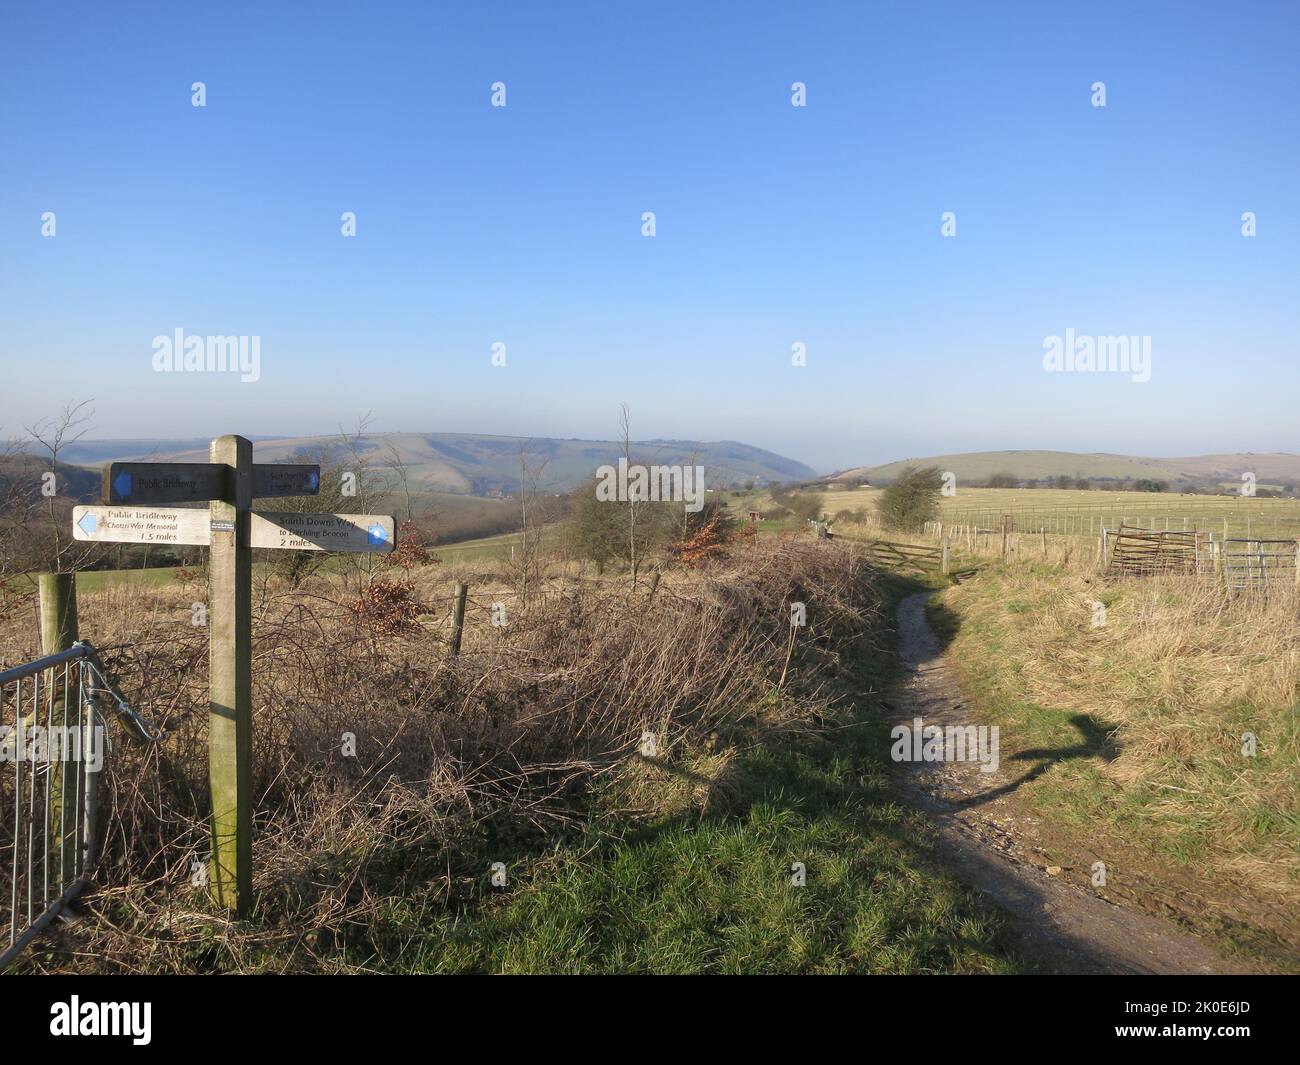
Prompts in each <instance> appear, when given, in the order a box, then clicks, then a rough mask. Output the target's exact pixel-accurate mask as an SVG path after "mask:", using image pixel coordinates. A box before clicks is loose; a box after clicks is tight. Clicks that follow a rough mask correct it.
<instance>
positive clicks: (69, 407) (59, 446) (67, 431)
mask: <svg viewBox="0 0 1300 1065" xmlns="http://www.w3.org/2000/svg"><path fill="white" fill-rule="evenodd" d="M91 402H93V401H92V400H88V399H83V400H81V401H80V402H77V403H73V402H69V403H67V404H65V405H64V407H63V410H62V411H60V412H59V414H58V416H57V417H54V418H42V419H41V420H40V421H38V422H36V423H35V424H34V425H29V426H26V430H27V435H28V436H30V437H31V438H32V439H33V440H34V441H35V442H36V443H37V444H39V445H40V446H41V448H42V449H44V451H45V452H46V453H47V454H48V455H49V460H50V469H49V472H50V473H51V474H52V475H53V480H52V482H51V483H52V484H53V486H54V491H53V492H49V493H42V494H43V495H44V497H45V500H46V503H45V512H46V516H47V517H48V519H49V528H50V542H51V547H52V550H51V554H50V567H51V568H52V569H53V570H55V571H56V572H57V571H59V570H62V569H64V568H65V566H69V567H72V568H75V561H74V560H73V558H72V556H71V553H70V551H71V548H72V547H73V545H74V544H75V541H74V540H70V539H68V538H66V537H65V536H64V534H63V519H64V518H66V516H67V513H68V507H67V506H66V504H65V505H64V506H63V507H60V506H58V505H57V504H58V500H59V495H58V477H59V452H61V451H63V450H64V449H66V448H67V447H69V446H70V445H71V444H73V443H75V442H76V441H78V440H80V439H81V438H82V437H83V436H85V435H86V433H88V432H89V431H90V426H91V419H92V418H93V417H94V416H95V410H94V408H93V407H91V406H90V404H91ZM66 483H67V482H66V479H65V481H64V484H65V486H66ZM60 511H62V512H63V513H62V514H60ZM79 554H85V552H80V553H79Z"/></svg>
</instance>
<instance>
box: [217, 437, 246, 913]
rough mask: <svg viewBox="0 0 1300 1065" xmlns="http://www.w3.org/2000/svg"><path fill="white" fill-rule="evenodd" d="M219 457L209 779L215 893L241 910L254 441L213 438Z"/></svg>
mask: <svg viewBox="0 0 1300 1065" xmlns="http://www.w3.org/2000/svg"><path fill="white" fill-rule="evenodd" d="M210 455H211V459H212V462H213V463H214V464H215V465H219V466H222V467H224V468H225V469H226V471H227V472H226V485H225V498H224V499H216V500H213V501H212V502H211V503H210V504H209V515H210V519H211V526H212V541H211V556H210V558H209V564H208V627H209V632H208V635H209V651H208V668H209V672H210V685H211V695H210V698H211V703H210V705H209V708H208V779H209V782H210V785H211V790H212V864H211V875H210V879H209V884H210V888H211V892H212V897H213V899H214V900H215V901H216V902H217V903H218V904H219V905H222V906H225V907H227V908H229V909H231V910H233V911H235V913H236V914H238V915H240V916H243V915H245V914H246V913H247V912H248V909H249V906H250V903H251V901H252V886H253V878H252V856H253V840H252V820H253V818H252V814H253V805H252V785H253V732H252V716H253V715H252V670H251V665H252V554H253V552H252V549H251V548H250V547H249V514H250V511H251V509H252V501H253V500H252V492H253V472H252V471H253V445H252V443H251V442H249V441H248V440H245V439H244V438H243V437H241V436H223V437H220V438H219V439H217V440H214V441H212V449H211V452H210Z"/></svg>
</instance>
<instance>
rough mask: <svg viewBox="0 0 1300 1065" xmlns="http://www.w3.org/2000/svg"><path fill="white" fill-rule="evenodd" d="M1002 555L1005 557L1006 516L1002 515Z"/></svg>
mask: <svg viewBox="0 0 1300 1065" xmlns="http://www.w3.org/2000/svg"><path fill="white" fill-rule="evenodd" d="M1002 557H1003V558H1006V557H1007V516H1006V515H1005V514H1003V515H1002Z"/></svg>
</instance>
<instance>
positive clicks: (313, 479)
mask: <svg viewBox="0 0 1300 1065" xmlns="http://www.w3.org/2000/svg"><path fill="white" fill-rule="evenodd" d="M307 487H308V488H310V489H311V490H312V491H313V492H314V491H316V490H317V489H318V488H320V470H312V471H311V472H310V473H308V474H307Z"/></svg>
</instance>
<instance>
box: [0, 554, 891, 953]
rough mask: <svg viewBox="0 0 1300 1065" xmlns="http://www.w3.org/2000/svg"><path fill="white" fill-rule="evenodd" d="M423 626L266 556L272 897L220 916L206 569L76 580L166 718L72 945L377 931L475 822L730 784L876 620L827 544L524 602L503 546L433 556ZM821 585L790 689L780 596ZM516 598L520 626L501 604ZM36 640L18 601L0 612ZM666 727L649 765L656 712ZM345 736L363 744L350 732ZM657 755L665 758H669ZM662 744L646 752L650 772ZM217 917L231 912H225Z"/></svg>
mask: <svg viewBox="0 0 1300 1065" xmlns="http://www.w3.org/2000/svg"><path fill="white" fill-rule="evenodd" d="M410 576H411V581H412V586H413V589H412V594H413V596H414V598H415V600H416V602H417V603H418V604H419V605H420V608H421V613H420V615H419V616H418V619H417V626H416V628H415V630H414V631H412V632H409V633H406V634H403V635H398V636H392V637H384V638H377V637H375V636H373V635H372V634H371V633H370V631H369V630H368V629H367V627H366V626H365V625H364V624H363V623H362V621H361V620H359V618H358V614H357V612H356V611H355V610H354V609H353V604H354V602H355V589H354V588H349V589H344V588H343V586H342V585H341V583H340V581H339V579H337V578H329V577H326V576H321V575H318V576H315V577H312V578H310V579H309V580H308V581H307V582H305V583H304V584H303V585H302V586H301V587H300V588H298V589H296V590H289V589H287V588H284V587H281V586H279V585H278V584H277V583H276V582H275V581H273V580H272V581H266V582H261V583H260V586H259V588H258V590H257V597H256V602H255V620H254V667H253V668H254V684H253V686H254V747H255V774H254V786H255V794H256V800H255V805H254V808H255V822H256V827H255V836H256V842H255V854H256V862H255V891H256V894H257V896H258V899H259V909H258V912H257V914H256V915H255V916H256V920H255V921H254V922H252V923H250V924H248V925H241V926H236V925H234V924H229V923H225V922H223V921H221V920H220V919H219V918H216V917H214V914H213V912H212V911H211V909H210V908H209V907H208V905H207V904H206V901H205V899H204V897H203V893H202V892H201V891H200V890H198V889H197V888H196V887H194V886H192V885H191V883H190V876H191V870H192V868H194V867H195V863H199V864H200V865H201V864H202V862H203V859H204V857H205V855H206V852H207V828H206V822H205V815H206V809H207V780H206V777H207V768H206V765H207V763H206V743H205V741H206V728H207V704H206V698H207V640H206V633H205V631H204V630H203V629H202V628H195V627H194V626H193V625H192V624H191V612H192V610H191V605H192V603H193V602H194V601H195V600H196V599H199V598H201V594H202V593H201V586H199V585H195V584H189V585H185V584H181V583H179V582H178V584H177V586H176V587H173V588H166V589H163V590H161V591H153V590H134V589H133V590H113V591H107V592H103V593H100V594H96V595H91V596H83V599H82V603H81V617H82V625H81V627H82V634H83V636H84V637H86V638H89V639H91V640H93V642H94V643H95V644H96V645H97V646H99V647H100V648H102V649H103V657H104V659H105V661H106V663H107V664H108V666H109V668H110V671H111V672H112V673H113V674H114V675H115V676H116V679H117V680H118V682H119V684H120V686H121V688H122V690H123V691H124V693H125V694H126V695H127V697H128V698H129V699H130V701H131V702H132V704H133V705H134V706H136V707H137V709H138V710H139V711H140V712H141V713H142V714H143V715H145V716H146V717H148V718H150V719H151V720H153V721H154V722H155V723H158V724H162V725H163V726H164V728H165V730H166V736H165V739H164V740H163V742H162V743H161V744H159V745H157V746H156V747H153V748H149V749H147V750H138V749H136V750H129V749H126V748H124V747H120V746H119V748H118V749H117V750H116V751H115V752H114V756H113V757H111V759H110V762H109V766H108V771H107V772H106V774H105V777H106V779H105V787H106V791H107V793H108V794H107V796H106V800H105V813H106V816H105V818H104V823H105V824H106V825H107V826H108V832H107V837H106V839H105V842H104V848H103V857H102V860H101V863H100V868H99V872H98V881H99V884H100V885H101V886H100V889H99V890H100V900H99V904H98V905H97V906H96V907H95V912H96V915H97V916H96V917H95V918H94V919H93V920H92V921H90V922H88V923H87V926H83V928H82V929H81V930H79V932H78V939H77V941H78V943H79V944H81V946H80V950H81V951H82V953H80V954H79V955H77V956H74V957H71V958H69V957H68V956H66V955H64V956H55V955H38V956H36V957H35V958H34V959H33V961H32V964H34V965H36V966H37V967H42V966H50V965H53V966H55V967H60V968H65V969H66V968H74V969H107V970H121V969H128V970H132V971H141V970H150V971H194V970H195V969H204V968H218V969H230V968H267V967H274V968H283V969H290V970H299V969H315V970H320V969H326V970H328V969H329V968H330V967H331V966H334V965H336V964H337V962H336V961H335V960H334V959H335V958H336V956H337V955H336V951H337V948H338V946H339V945H340V944H341V943H345V942H347V943H352V942H354V941H356V940H358V939H360V940H364V937H365V935H366V929H367V927H368V926H369V924H370V923H371V921H372V920H373V919H374V917H375V915H376V914H377V913H379V912H380V911H381V910H382V908H383V907H384V905H385V893H391V892H393V891H394V890H396V889H395V888H394V885H395V884H398V885H405V886H406V887H407V888H409V890H412V891H416V890H418V891H421V892H425V893H427V894H428V895H429V896H430V897H433V898H437V899H441V900H443V901H445V902H446V903H447V904H448V905H455V904H456V903H457V902H458V900H461V901H463V899H464V897H465V896H466V895H467V889H466V884H467V880H468V878H470V877H472V878H473V879H474V880H475V881H476V882H477V881H478V880H481V864H482V863H481V861H480V858H481V856H482V854H481V847H482V845H483V842H484V841H485V840H487V839H491V840H492V841H494V845H495V846H498V847H500V846H502V845H503V844H505V845H508V844H510V843H512V842H519V843H521V844H527V842H528V841H529V840H533V841H540V842H541V843H544V842H545V841H546V840H547V839H549V838H551V837H553V836H554V835H555V834H557V833H558V834H564V833H565V832H568V831H574V830H578V829H580V828H581V826H582V824H583V823H584V820H585V819H586V818H587V817H588V816H589V815H590V814H591V812H592V809H593V803H594V802H595V801H596V797H598V798H599V801H600V802H601V803H603V804H604V808H603V811H602V812H604V813H606V814H612V815H617V816H620V817H625V818H629V819H635V818H636V817H639V816H643V815H645V814H648V813H654V812H657V811H658V812H662V811H663V810H664V809H666V808H669V807H677V806H688V807H689V806H701V807H702V806H707V805H710V804H715V803H718V802H724V803H725V802H726V801H727V797H728V792H729V783H728V768H729V766H730V764H731V762H732V755H733V754H734V751H735V750H736V748H737V746H738V745H748V744H755V743H763V742H768V741H771V740H772V739H774V738H775V737H778V736H779V735H780V734H783V733H789V732H801V731H808V730H813V729H816V728H817V725H818V719H819V718H818V715H819V712H820V710H822V709H824V699H823V694H824V693H823V692H822V687H823V685H824V684H825V683H826V681H827V678H828V677H830V676H831V675H832V674H834V673H835V672H837V671H838V670H839V669H840V668H841V663H840V661H839V654H840V651H841V650H842V649H844V648H846V647H847V646H849V645H850V644H851V643H853V642H854V641H858V640H860V639H861V638H862V637H863V636H864V635H866V634H868V633H869V632H872V631H874V629H875V626H876V623H877V620H878V613H879V606H880V604H879V599H878V597H877V595H876V593H875V591H874V588H873V585H872V582H871V581H870V579H869V574H868V572H867V571H866V569H865V568H864V567H863V566H862V565H861V563H860V561H857V560H854V559H852V558H851V557H850V553H849V552H847V551H845V550H841V549H838V548H836V547H835V546H832V545H826V544H815V543H795V542H790V541H782V542H776V543H765V544H761V545H760V544H749V545H746V546H745V548H744V549H743V551H740V552H739V553H738V557H736V558H734V559H732V560H731V561H729V562H726V563H724V564H721V565H716V566H713V567H711V568H708V569H706V570H704V571H702V572H694V573H691V572H684V571H667V572H666V573H665V574H664V577H663V579H662V581H661V582H660V583H659V584H658V587H657V588H656V589H655V592H654V595H653V597H651V596H650V595H649V593H648V587H647V583H646V581H645V580H644V578H643V579H642V581H641V583H640V585H639V587H638V589H637V591H636V592H635V593H633V592H631V590H630V589H629V588H628V587H627V582H626V581H625V580H619V579H614V580H597V579H593V578H592V577H591V575H590V574H589V573H587V572H585V571H584V569H583V568H582V567H581V566H578V565H577V564H574V563H566V564H557V565H555V566H552V567H550V569H549V570H548V572H547V573H546V577H545V580H544V581H543V582H542V585H541V587H540V588H539V589H537V590H536V591H530V594H529V597H528V601H527V603H526V604H525V603H524V602H523V600H522V598H521V597H520V596H519V595H517V594H516V593H515V589H514V588H513V587H512V586H511V584H510V581H509V576H508V573H507V572H506V568H505V567H504V566H496V567H494V566H493V564H491V563H478V564H475V563H465V564H462V565H441V566H427V567H420V568H416V569H415V570H413V571H412V572H411V575H410ZM456 580H465V581H467V582H468V583H469V584H470V587H471V601H470V609H469V611H468V613H467V621H466V632H465V636H464V641H463V646H462V653H461V655H460V657H459V658H451V657H449V656H448V654H447V650H446V638H447V634H448V631H449V618H450V604H451V590H452V586H453V584H454V582H455V581H456ZM793 600H800V601H804V602H806V603H807V604H808V627H807V628H806V629H802V630H800V631H799V634H798V640H797V649H796V655H795V666H794V668H793V669H792V670H791V673H790V679H789V681H788V682H787V684H786V687H785V688H784V689H783V690H777V685H776V678H777V677H779V676H780V674H781V671H782V666H783V663H784V660H785V656H786V652H787V634H788V632H789V629H790V623H789V603H790V602H791V601H793ZM498 603H499V604H504V606H505V618H506V621H507V623H506V624H505V625H504V626H498V625H493V624H492V617H493V611H492V607H493V605H494V604H498ZM0 637H2V638H3V645H4V646H5V647H6V649H7V651H9V652H10V658H11V659H18V658H20V657H21V656H22V655H25V654H30V653H33V652H34V651H35V646H34V645H35V633H34V630H33V629H32V628H31V619H30V618H27V617H26V616H25V615H24V616H22V617H19V616H15V617H13V618H10V619H9V621H8V622H7V623H4V624H3V626H0ZM646 729H649V730H651V731H652V732H654V733H655V734H656V736H657V737H658V740H659V757H658V758H657V759H655V760H652V761H653V762H654V763H656V764H655V765H651V764H649V763H647V762H646V760H645V759H642V758H641V757H640V756H639V755H638V754H637V747H638V744H639V743H640V741H641V738H642V734H643V731H644V730H646ZM349 736H351V737H352V742H354V744H355V752H356V753H355V757H349V756H346V755H345V753H344V746H345V743H347V742H348V738H349ZM661 767H667V768H668V769H669V770H670V771H669V772H663V771H662V769H661ZM651 769H654V770H655V771H654V772H650V770H651ZM214 927H215V928H216V929H217V931H216V932H215V933H214V932H213V928H214Z"/></svg>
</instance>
